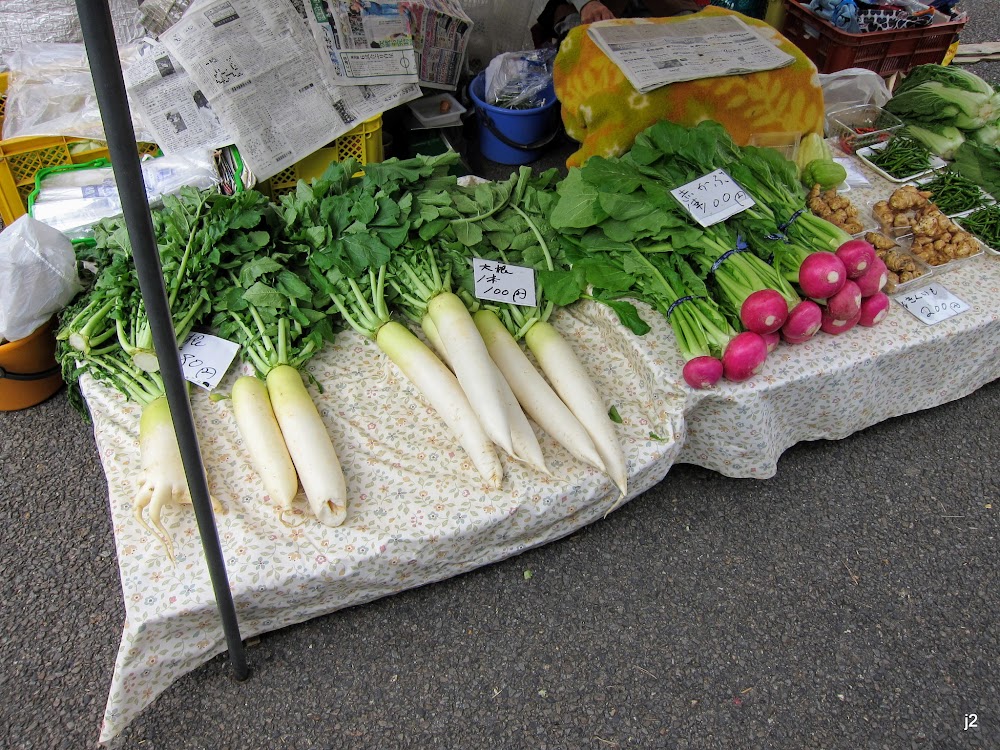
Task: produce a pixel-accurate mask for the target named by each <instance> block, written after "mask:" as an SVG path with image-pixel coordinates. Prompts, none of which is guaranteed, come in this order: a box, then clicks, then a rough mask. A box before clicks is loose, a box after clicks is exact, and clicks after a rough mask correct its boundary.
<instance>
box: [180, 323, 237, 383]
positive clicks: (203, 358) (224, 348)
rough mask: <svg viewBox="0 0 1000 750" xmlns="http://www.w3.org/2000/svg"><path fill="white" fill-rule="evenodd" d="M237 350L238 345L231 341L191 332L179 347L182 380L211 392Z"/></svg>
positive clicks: (223, 374)
mask: <svg viewBox="0 0 1000 750" xmlns="http://www.w3.org/2000/svg"><path fill="white" fill-rule="evenodd" d="M239 350H240V345H239V344H236V343H234V342H232V341H227V340H226V339H220V338H219V337H218V336H212V335H211V334H208V333H195V332H193V331H192V332H191V333H189V334H188V335H187V338H185V339H184V342H183V343H182V344H181V347H180V353H181V369H182V370H183V371H184V379H185V380H187V381H188V382H190V383H194V384H195V385H200V386H201V387H202V388H205V389H207V390H212V389H213V388H215V386H217V385H218V384H219V381H220V380H222V378H223V377H224V376H225V374H226V371H227V370H228V369H229V366H230V365H231V364H232V363H233V360H234V359H235V358H236V353H237V352H238V351H239Z"/></svg>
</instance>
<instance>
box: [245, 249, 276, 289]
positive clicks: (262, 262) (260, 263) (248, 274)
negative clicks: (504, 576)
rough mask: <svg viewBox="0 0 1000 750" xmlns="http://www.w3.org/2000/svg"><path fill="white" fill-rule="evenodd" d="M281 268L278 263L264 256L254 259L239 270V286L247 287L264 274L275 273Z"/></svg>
mask: <svg viewBox="0 0 1000 750" xmlns="http://www.w3.org/2000/svg"><path fill="white" fill-rule="evenodd" d="M282 268H283V266H282V265H281V264H280V263H278V262H277V261H276V260H274V259H273V258H270V257H268V256H266V255H265V256H262V257H260V258H254V259H253V260H252V261H250V262H249V263H247V264H246V265H245V266H243V268H241V269H240V286H243V287H249V286H250V285H252V284H253V283H254V282H255V281H256V280H257V279H259V278H260V277H261V276H263V275H264V274H266V273H276V272H278V271H280V270H281V269H282Z"/></svg>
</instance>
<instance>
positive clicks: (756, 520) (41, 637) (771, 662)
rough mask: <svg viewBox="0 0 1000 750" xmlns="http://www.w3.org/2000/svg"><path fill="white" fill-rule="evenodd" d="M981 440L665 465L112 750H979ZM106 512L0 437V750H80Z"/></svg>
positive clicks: (109, 571)
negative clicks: (591, 515)
mask: <svg viewBox="0 0 1000 750" xmlns="http://www.w3.org/2000/svg"><path fill="white" fill-rule="evenodd" d="M965 7H966V8H967V9H968V10H969V11H970V12H972V13H973V14H974V20H973V21H972V22H971V23H970V24H969V27H968V29H967V31H966V33H965V34H964V35H963V40H964V41H968V42H976V41H994V40H1000V17H998V14H997V10H996V7H995V3H994V2H992V0H966V2H965ZM974 69H975V70H976V71H977V72H981V73H984V74H986V75H989V76H990V77H991V80H992V81H994V82H1000V64H997V63H994V64H991V65H980V66H977V67H976V68H974ZM940 377H942V378H946V377H948V374H947V372H942V373H940ZM998 416H1000V383H997V382H994V383H992V384H990V385H988V386H986V387H984V388H982V389H980V390H979V391H977V392H976V393H974V394H972V395H970V396H969V397H967V398H965V399H962V400H960V401H957V402H954V403H951V404H947V405H944V406H941V407H939V408H936V409H933V410H929V411H924V412H919V413H917V414H913V415H910V416H906V417H901V418H898V419H893V420H890V421H887V422H884V423H882V424H879V425H876V426H874V427H872V428H870V429H868V430H865V431H863V432H860V433H857V434H855V435H853V436H851V437H849V438H847V439H845V440H840V441H832V442H831V441H820V442H816V443H803V444H800V445H798V446H796V447H794V448H792V449H790V450H789V451H788V452H787V453H786V454H785V455H784V456H783V457H782V459H781V462H780V466H779V472H778V475H777V476H776V477H774V478H773V479H770V480H766V481H757V480H733V479H727V478H724V477H722V476H720V475H718V474H715V473H712V472H708V471H705V470H702V469H698V468H695V467H689V466H675V467H674V468H673V469H671V471H670V473H669V474H668V476H667V478H666V480H665V481H664V482H663V483H661V484H660V485H659V486H657V487H656V488H654V489H653V490H651V491H649V492H648V493H646V494H645V495H643V496H642V497H640V498H637V499H636V500H634V501H633V502H631V503H629V504H628V505H626V506H625V507H623V508H622V509H621V510H619V511H617V512H616V513H614V514H613V515H611V516H610V517H609V518H607V519H606V520H604V521H602V522H599V523H596V524H594V525H592V526H590V527H588V528H586V529H584V530H582V531H580V532H578V533H576V534H574V535H572V536H570V537H568V538H566V539H563V540H561V541H558V542H555V543H553V544H550V545H547V546H545V547H543V548H540V549H536V550H533V551H530V552H527V553H525V554H523V555H521V556H519V557H517V558H514V559H511V560H507V561H505V562H502V563H499V564H496V565H491V566H488V567H486V568H482V569H479V570H477V571H474V572H472V573H469V574H467V575H464V576H461V577H458V578H454V579H451V580H449V581H446V582H444V583H440V584H436V585H433V586H427V587H424V588H421V589H417V590H413V591H408V592H404V593H401V594H399V595H396V596H393V597H390V598H386V599H382V600H380V601H377V602H375V603H372V604H369V605H366V606H363V607H358V608H354V609H350V610H346V611H344V612H340V613H336V614H333V615H331V616H328V617H322V618H317V619H315V620H312V621H310V622H308V623H306V624H303V625H300V626H296V627H292V628H288V629H286V630H282V631H279V632H275V633H271V634H268V635H265V636H263V637H262V638H261V639H260V642H259V644H257V645H255V646H252V647H251V648H250V650H249V658H250V662H251V666H252V668H253V676H252V678H251V679H250V680H249V681H247V682H244V683H236V682H235V681H233V680H232V679H231V677H230V674H229V671H228V667H227V664H226V661H225V658H224V657H220V658H217V659H214V660H212V661H211V662H209V663H208V664H206V665H205V666H203V667H201V668H199V669H198V670H196V671H195V672H193V673H191V674H190V675H188V676H186V677H184V678H183V679H181V680H179V681H178V682H176V683H175V684H174V685H173V686H172V687H171V688H170V689H169V690H168V691H167V692H166V693H165V694H164V695H163V696H161V697H160V698H159V699H158V700H157V701H156V703H154V705H153V706H152V707H150V708H149V709H148V710H147V711H146V712H145V713H144V714H143V715H142V716H141V717H140V718H139V719H138V720H137V721H136V722H135V723H134V724H133V725H132V726H131V727H129V728H128V729H127V730H126V732H125V733H124V735H123V737H122V738H121V739H120V741H119V742H117V743H116V746H117V747H120V748H142V749H143V750H146V749H156V750H186V749H188V748H191V749H194V748H199V749H206V750H215V749H222V748H242V749H244V750H256V749H257V748H260V749H261V750H263V749H265V748H267V749H271V748H278V749H285V748H287V749H289V750H291V749H295V750H298V749H299V748H437V747H440V748H455V749H463V750H466V749H468V750H475V749H478V748H512V749H519V748H537V749H538V750H543V749H546V750H555V749H557V748H558V749H559V750H563V749H565V750H575V749H576V748H594V749H595V750H606V749H609V748H616V747H620V748H677V749H681V748H691V749H693V748H706V749H709V748H711V749H713V750H715V749H724V750H728V749H730V748H736V749H742V748H753V749H755V750H756V749H757V748H782V749H783V748H788V749H790V750H792V749H794V750H802V749H805V748H823V749H826V750H829V749H840V748H844V749H851V750H855V749H861V748H864V749H866V750H867V749H869V748H871V749H878V750H883V749H884V750H898V749H900V748H906V749H909V748H933V749H934V750H953V749H955V750H964V749H966V748H982V749H984V750H987V749H992V748H1000V631H998V625H997V622H998V620H1000V595H998V589H997V584H998V576H997V572H996V571H997V562H998V558H1000V555H998V549H1000V546H998V536H1000V520H998V518H1000V515H998V514H1000V496H998V495H1000V493H998V490H997V484H996V477H997V472H996V467H997V466H998V465H1000V420H998V419H997V417H998ZM106 506H107V489H106V486H105V480H104V476H103V472H102V469H101V466H100V462H99V459H98V455H97V451H96V448H95V444H94V440H93V436H92V433H91V432H90V429H89V427H88V426H87V425H86V424H84V423H83V422H82V421H81V420H80V419H79V417H78V416H77V415H76V414H75V413H73V412H72V411H71V410H70V409H69V407H68V405H67V403H66V401H65V399H64V398H63V396H62V395H61V394H60V395H58V396H56V397H55V398H53V399H51V400H49V401H48V402H46V403H45V404H42V405H40V406H37V407H34V408H32V409H29V410H26V411H22V412H13V413H10V412H8V413H0V527H2V528H3V531H2V536H0V539H2V546H0V599H2V608H0V747H2V748H39V749H44V750H48V749H49V748H73V749H74V750H75V749H78V748H88V747H93V746H94V745H95V744H96V737H97V734H98V730H99V725H100V719H101V716H102V714H103V710H104V705H105V701H106V699H107V693H108V686H109V683H110V679H111V674H112V668H113V664H114V658H115V653H116V651H117V647H118V640H119V637H120V634H121V625H122V620H123V618H124V608H123V605H122V601H121V588H120V584H119V581H118V574H117V567H116V565H115V558H114V543H113V539H112V535H111V528H110V523H109V516H108V512H107V507H106ZM525 571H531V572H532V575H531V577H530V578H526V576H525ZM973 714H974V715H975V717H976V721H975V722H974V723H975V725H974V726H970V727H969V728H967V729H966V728H965V727H966V726H967V725H968V724H971V723H973V722H972V716H971V715H973Z"/></svg>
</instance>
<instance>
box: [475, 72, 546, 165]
mask: <svg viewBox="0 0 1000 750" xmlns="http://www.w3.org/2000/svg"><path fill="white" fill-rule="evenodd" d="M550 93H551V97H550V99H549V102H548V104H545V105H544V106H542V107H535V108H532V109H504V108H503V107H496V106H494V105H492V104H487V103H486V101H485V99H486V78H485V77H484V74H483V73H480V74H479V75H477V76H476V77H475V78H474V79H472V83H471V84H469V96H471V97H472V101H473V102H474V103H475V105H476V119H477V120H478V121H479V150H480V152H481V153H482V155H483V156H484V157H486V158H487V159H489V160H490V161H495V162H497V163H499V164H527V163H528V162H532V161H534V160H535V159H537V158H539V157H540V156H541V155H542V153H543V151H544V150H545V146H547V145H548V144H549V143H551V142H552V140H553V139H554V138H555V137H556V135H557V134H558V133H559V123H558V121H557V114H558V112H559V110H558V109H557V108H556V103H557V102H556V95H555V90H554V89H550Z"/></svg>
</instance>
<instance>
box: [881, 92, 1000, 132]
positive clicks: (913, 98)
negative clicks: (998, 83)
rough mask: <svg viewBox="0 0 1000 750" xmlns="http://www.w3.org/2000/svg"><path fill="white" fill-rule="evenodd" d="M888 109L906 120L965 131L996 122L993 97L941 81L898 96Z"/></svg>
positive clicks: (896, 95) (891, 101)
mask: <svg viewBox="0 0 1000 750" xmlns="http://www.w3.org/2000/svg"><path fill="white" fill-rule="evenodd" d="M885 109H886V110H888V111H889V112H892V113H893V114H894V115H896V116H897V117H901V118H902V119H904V120H911V119H912V120H923V121H932V122H945V123H948V124H950V125H954V126H955V127H957V128H961V129H962V130H975V129H976V128H980V127H982V126H983V125H985V124H986V123H988V122H992V121H994V120H996V118H997V114H998V112H997V103H996V101H995V100H994V95H993V94H992V93H985V92H980V91H969V90H967V89H962V88H953V87H951V86H949V85H946V84H944V83H941V82H940V81H933V80H932V81H926V82H924V83H919V84H916V85H915V86H913V87H911V88H907V89H906V90H904V91H902V92H900V93H897V94H895V95H894V96H893V97H892V99H890V100H889V101H888V102H886V105H885Z"/></svg>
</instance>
